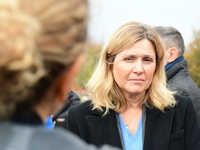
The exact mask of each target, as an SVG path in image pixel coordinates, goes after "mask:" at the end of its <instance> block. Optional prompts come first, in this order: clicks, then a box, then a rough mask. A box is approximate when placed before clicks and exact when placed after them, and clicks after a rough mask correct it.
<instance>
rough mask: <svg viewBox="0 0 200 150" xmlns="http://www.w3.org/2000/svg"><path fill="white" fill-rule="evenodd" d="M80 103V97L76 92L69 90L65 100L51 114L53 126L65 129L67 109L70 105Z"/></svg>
mask: <svg viewBox="0 0 200 150" xmlns="http://www.w3.org/2000/svg"><path fill="white" fill-rule="evenodd" d="M80 103H81V100H80V97H79V96H78V94H76V93H75V92H73V91H72V90H70V92H69V96H68V97H67V99H66V101H65V102H64V103H63V104H62V107H61V108H60V109H59V110H58V111H57V112H56V113H55V114H54V115H53V116H52V121H53V124H54V127H61V128H64V129H66V128H67V127H66V124H67V122H66V121H67V117H68V112H69V109H70V108H71V107H72V106H75V105H78V104H80Z"/></svg>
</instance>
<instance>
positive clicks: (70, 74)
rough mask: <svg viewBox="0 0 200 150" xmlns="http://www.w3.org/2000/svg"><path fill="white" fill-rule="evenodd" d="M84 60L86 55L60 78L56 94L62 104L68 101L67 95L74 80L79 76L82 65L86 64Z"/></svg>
mask: <svg viewBox="0 0 200 150" xmlns="http://www.w3.org/2000/svg"><path fill="white" fill-rule="evenodd" d="M84 60H85V55H84V54H81V55H80V56H78V58H77V59H76V61H75V62H74V63H73V64H72V66H71V67H70V68H69V69H67V70H65V71H64V73H63V74H62V75H61V76H60V77H59V78H58V80H57V83H56V85H55V86H56V87H55V89H56V90H55V92H56V93H55V94H56V95H57V98H58V99H59V100H60V101H61V102H63V101H64V100H66V97H67V94H68V92H69V90H70V88H71V86H72V83H73V80H74V78H75V77H76V76H77V75H78V73H79V71H80V69H81V67H82V64H83V63H84Z"/></svg>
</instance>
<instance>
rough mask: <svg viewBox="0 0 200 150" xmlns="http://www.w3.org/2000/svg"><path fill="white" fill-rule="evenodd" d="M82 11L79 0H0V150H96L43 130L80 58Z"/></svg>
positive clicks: (62, 132)
mask: <svg viewBox="0 0 200 150" xmlns="http://www.w3.org/2000/svg"><path fill="white" fill-rule="evenodd" d="M87 10H88V8H87V3H86V1H85V0H0V118H1V120H0V150H96V149H97V148H95V147H94V146H91V145H87V144H86V143H85V142H83V141H82V140H80V139H79V138H78V137H77V136H74V135H73V134H72V133H70V132H67V131H66V130H61V129H60V130H59V129H58V130H57V129H54V130H46V129H45V127H44V125H43V124H44V123H45V120H46V118H47V117H48V116H49V115H51V114H53V113H55V111H56V110H57V109H58V108H59V107H60V106H61V104H62V103H63V101H64V100H65V98H66V95H67V94H68V91H69V88H70V86H71V84H72V82H73V79H74V77H75V76H76V75H77V73H78V72H79V70H80V68H81V65H82V64H83V61H84V59H85V58H84V57H85V56H84V45H85V44H84V43H85V38H86V26H87ZM102 149H104V150H108V149H109V150H110V149H112V148H110V147H109V146H105V147H102Z"/></svg>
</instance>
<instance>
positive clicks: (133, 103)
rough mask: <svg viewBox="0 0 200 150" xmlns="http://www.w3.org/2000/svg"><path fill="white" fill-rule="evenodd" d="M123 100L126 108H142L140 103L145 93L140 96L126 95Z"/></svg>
mask: <svg viewBox="0 0 200 150" xmlns="http://www.w3.org/2000/svg"><path fill="white" fill-rule="evenodd" d="M125 98H126V100H127V102H128V107H132V108H138V107H142V102H143V101H144V98H145V92H144V93H140V94H132V93H131V94H126V95H125Z"/></svg>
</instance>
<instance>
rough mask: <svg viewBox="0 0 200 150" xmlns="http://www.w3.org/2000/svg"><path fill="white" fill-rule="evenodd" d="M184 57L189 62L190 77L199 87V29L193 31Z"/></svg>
mask: <svg viewBox="0 0 200 150" xmlns="http://www.w3.org/2000/svg"><path fill="white" fill-rule="evenodd" d="M185 58H186V59H187V60H188V63H189V65H188V67H189V71H190V74H191V77H192V78H193V80H194V82H195V83H196V84H197V86H198V87H199V88H200V31H194V40H193V41H192V42H191V43H190V44H189V51H188V52H187V53H186V54H185Z"/></svg>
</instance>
